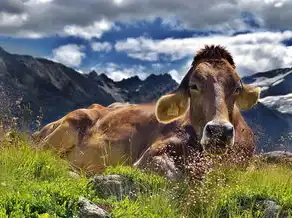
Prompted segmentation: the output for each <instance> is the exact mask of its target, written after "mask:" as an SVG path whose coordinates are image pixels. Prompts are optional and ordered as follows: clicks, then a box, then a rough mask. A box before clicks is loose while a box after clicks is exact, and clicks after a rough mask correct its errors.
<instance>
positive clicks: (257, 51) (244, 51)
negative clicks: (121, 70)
mask: <svg viewBox="0 0 292 218" xmlns="http://www.w3.org/2000/svg"><path fill="white" fill-rule="evenodd" d="M291 38H292V31H285V32H256V33H248V34H242V35H236V36H223V35H212V36H207V37H193V38H183V39H173V38H167V39H163V40H152V39H150V38H144V37H140V38H128V39H127V40H123V41H119V42H117V43H116V45H115V49H116V50H117V51H119V52H125V53H126V54H127V55H128V56H129V57H133V58H137V59H140V60H144V61H153V60H155V61H157V60H159V57H160V56H168V57H169V58H170V61H171V60H179V59H182V58H185V57H192V56H194V55H195V53H196V51H198V50H199V49H200V48H202V47H204V45H206V44H208V45H210V44H220V45H223V46H226V48H227V49H228V50H230V52H231V53H232V55H233V57H234V59H235V63H236V64H237V65H238V69H239V70H240V71H242V73H243V74H249V73H253V72H258V71H265V70H269V69H274V68H278V67H290V66H291V65H292V47H291V46H288V47H286V46H284V45H283V44H282V43H281V42H282V41H283V40H287V39H291ZM150 54H151V57H154V58H152V59H151V58H148V57H149V55H150ZM172 73H173V74H175V72H174V71H173V72H172Z"/></svg>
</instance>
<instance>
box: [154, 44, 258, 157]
mask: <svg viewBox="0 0 292 218" xmlns="http://www.w3.org/2000/svg"><path fill="white" fill-rule="evenodd" d="M259 93H260V89H259V88H254V87H252V86H249V85H246V84H243V82H242V81H241V79H240V77H239V75H238V73H237V72H236V70H235V64H234V62H233V59H232V56H231V55H230V53H229V52H228V51H226V50H225V49H224V48H223V47H221V46H213V45H212V46H206V47H205V48H204V49H202V50H201V51H199V52H198V54H197V55H196V56H195V58H194V62H193V64H192V67H191V69H190V70H189V72H188V73H187V74H186V76H185V77H184V78H183V80H182V82H181V83H180V85H179V86H178V88H177V89H176V90H175V91H174V92H172V93H170V94H167V95H164V96H162V97H161V98H160V99H159V100H158V101H157V104H156V117H157V119H158V121H159V122H162V123H170V122H172V121H174V120H177V119H180V118H182V117H183V116H184V117H186V118H187V119H189V121H190V122H191V124H192V126H193V128H194V130H195V132H196V134H197V137H198V139H199V140H200V142H201V144H202V146H203V148H204V149H205V150H206V151H208V152H212V153H224V152H225V151H226V150H227V149H226V148H227V147H230V146H233V144H234V139H235V134H237V133H236V132H235V128H234V125H235V122H234V118H235V114H236V110H237V112H238V109H239V110H246V109H249V108H251V107H253V106H254V105H255V104H256V103H257V101H258V98H259ZM239 134H240V133H239Z"/></svg>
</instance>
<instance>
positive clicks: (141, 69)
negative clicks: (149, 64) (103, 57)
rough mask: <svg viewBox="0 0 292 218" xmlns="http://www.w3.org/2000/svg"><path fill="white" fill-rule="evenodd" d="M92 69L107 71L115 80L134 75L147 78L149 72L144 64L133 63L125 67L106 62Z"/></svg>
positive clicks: (100, 71)
mask: <svg viewBox="0 0 292 218" xmlns="http://www.w3.org/2000/svg"><path fill="white" fill-rule="evenodd" d="M91 70H95V71H96V72H98V73H99V74H100V73H105V74H106V75H107V76H108V77H109V78H111V79H112V80H114V81H120V80H122V79H127V78H130V77H133V76H138V77H139V78H140V79H142V80H143V79H145V78H146V77H147V76H148V75H149V72H148V71H147V68H146V67H145V66H142V65H133V66H131V67H125V66H121V65H117V64H115V63H105V64H98V65H96V66H94V67H92V68H91Z"/></svg>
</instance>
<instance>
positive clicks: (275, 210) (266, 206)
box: [255, 200, 287, 218]
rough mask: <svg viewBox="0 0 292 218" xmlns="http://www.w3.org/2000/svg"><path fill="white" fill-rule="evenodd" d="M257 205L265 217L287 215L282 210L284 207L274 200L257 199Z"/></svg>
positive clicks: (272, 217)
mask: <svg viewBox="0 0 292 218" xmlns="http://www.w3.org/2000/svg"><path fill="white" fill-rule="evenodd" d="M255 206H256V207H257V209H259V210H260V211H262V212H263V217H264V218H274V217H286V215H287V214H285V212H282V207H281V206H280V205H278V204H277V202H275V201H272V200H257V201H256V202H255Z"/></svg>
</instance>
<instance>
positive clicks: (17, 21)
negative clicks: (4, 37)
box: [0, 11, 28, 27]
mask: <svg viewBox="0 0 292 218" xmlns="http://www.w3.org/2000/svg"><path fill="white" fill-rule="evenodd" d="M27 19H28V15H27V14H25V13H23V14H11V13H7V12H1V11H0V27H5V26H10V27H19V26H21V25H22V24H23V23H24V22H25V21H27Z"/></svg>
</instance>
